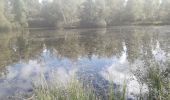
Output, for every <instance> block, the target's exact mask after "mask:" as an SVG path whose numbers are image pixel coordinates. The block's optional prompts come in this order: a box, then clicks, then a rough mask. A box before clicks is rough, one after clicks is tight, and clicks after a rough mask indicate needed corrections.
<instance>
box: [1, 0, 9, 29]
mask: <svg viewBox="0 0 170 100" xmlns="http://www.w3.org/2000/svg"><path fill="white" fill-rule="evenodd" d="M4 5H5V1H4V0H0V31H7V30H9V29H10V23H9V21H8V20H7V18H6V17H5V14H4Z"/></svg>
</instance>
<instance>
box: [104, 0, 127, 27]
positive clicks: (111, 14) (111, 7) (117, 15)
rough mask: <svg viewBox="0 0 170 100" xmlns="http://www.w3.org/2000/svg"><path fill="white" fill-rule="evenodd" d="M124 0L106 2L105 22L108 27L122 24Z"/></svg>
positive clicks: (108, 0)
mask: <svg viewBox="0 0 170 100" xmlns="http://www.w3.org/2000/svg"><path fill="white" fill-rule="evenodd" d="M124 4H125V0H106V15H107V17H106V21H107V24H108V25H115V24H121V23H122V17H123V10H124Z"/></svg>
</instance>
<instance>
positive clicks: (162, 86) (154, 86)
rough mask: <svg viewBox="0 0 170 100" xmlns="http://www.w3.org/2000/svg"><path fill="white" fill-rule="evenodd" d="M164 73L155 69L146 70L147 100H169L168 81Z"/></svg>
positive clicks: (169, 82) (169, 86)
mask: <svg viewBox="0 0 170 100" xmlns="http://www.w3.org/2000/svg"><path fill="white" fill-rule="evenodd" d="M164 73H165V72H164V71H161V70H160V69H159V68H156V67H152V68H150V69H149V70H148V80H147V85H148V88H149V94H148V95H149V96H148V99H149V100H170V80H169V77H165V75H164Z"/></svg>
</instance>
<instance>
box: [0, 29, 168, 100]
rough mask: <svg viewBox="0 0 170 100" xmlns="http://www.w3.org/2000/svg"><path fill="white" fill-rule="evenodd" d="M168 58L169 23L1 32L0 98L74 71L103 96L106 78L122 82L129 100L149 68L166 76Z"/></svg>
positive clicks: (142, 88)
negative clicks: (154, 68) (167, 24)
mask: <svg viewBox="0 0 170 100" xmlns="http://www.w3.org/2000/svg"><path fill="white" fill-rule="evenodd" d="M169 61H170V27H169V26H162V27H160V26H147V27H145V26H139V27H134V26H129V27H128V26H122V27H118V26H117V27H113V28H108V29H69V30H38V29H36V30H26V31H24V32H11V33H1V36H0V100H8V99H11V100H14V98H15V97H16V100H18V99H17V98H19V97H20V96H23V95H26V94H31V93H32V91H33V84H32V82H36V81H38V77H39V76H40V75H41V74H43V75H44V77H45V79H47V80H50V79H52V78H51V77H52V76H53V77H56V79H57V81H60V82H61V83H62V84H65V83H66V82H67V81H68V80H70V78H71V77H72V76H73V75H75V76H77V77H78V79H79V80H83V83H84V84H88V83H92V84H93V86H94V87H95V89H96V93H98V94H99V95H102V96H103V99H107V98H105V95H104V94H103V93H104V92H105V89H104V88H105V87H106V86H107V84H108V82H109V81H113V82H114V85H115V87H116V86H122V85H123V84H124V83H125V81H126V84H127V93H126V97H127V98H129V99H132V100H133V99H135V98H137V97H138V96H139V95H140V94H142V95H145V94H148V92H149V87H148V82H149V81H148V80H147V79H148V74H147V69H148V68H150V67H151V66H153V67H154V65H156V66H157V65H158V66H159V68H160V69H159V70H160V71H161V72H167V77H169V76H170V75H169V73H170V70H169V68H170V66H169V65H168V64H169ZM51 74H53V75H51ZM168 79H169V78H168ZM146 80H147V81H146ZM12 98H13V99H12ZM21 100H22V99H21Z"/></svg>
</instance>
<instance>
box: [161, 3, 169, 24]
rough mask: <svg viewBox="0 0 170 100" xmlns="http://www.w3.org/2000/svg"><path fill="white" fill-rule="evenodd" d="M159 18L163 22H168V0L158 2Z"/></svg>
mask: <svg viewBox="0 0 170 100" xmlns="http://www.w3.org/2000/svg"><path fill="white" fill-rule="evenodd" d="M159 14H160V15H159V16H160V18H161V20H162V21H163V22H164V23H168V22H169V21H170V1H169V0H162V3H161V4H160V13H159Z"/></svg>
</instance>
